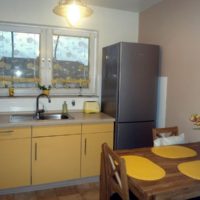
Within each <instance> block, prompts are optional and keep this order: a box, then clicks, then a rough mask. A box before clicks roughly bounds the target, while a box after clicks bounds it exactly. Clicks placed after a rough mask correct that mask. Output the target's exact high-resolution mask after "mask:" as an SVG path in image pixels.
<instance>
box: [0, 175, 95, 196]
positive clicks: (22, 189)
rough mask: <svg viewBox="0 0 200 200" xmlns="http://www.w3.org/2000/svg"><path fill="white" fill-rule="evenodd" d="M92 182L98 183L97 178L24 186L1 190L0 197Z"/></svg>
mask: <svg viewBox="0 0 200 200" xmlns="http://www.w3.org/2000/svg"><path fill="white" fill-rule="evenodd" d="M93 182H99V176H95V177H89V178H82V179H76V180H69V181H62V182H56V183H48V184H42V185H31V186H26V187H18V188H11V189H3V190H0V195H5V194H16V193H22V192H32V191H37V190H46V189H51V188H59V187H65V186H71V185H80V184H84V183H93Z"/></svg>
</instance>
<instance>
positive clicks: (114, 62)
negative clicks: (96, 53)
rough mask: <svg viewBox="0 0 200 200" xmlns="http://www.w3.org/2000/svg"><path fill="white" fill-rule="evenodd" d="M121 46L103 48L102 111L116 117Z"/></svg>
mask: <svg viewBox="0 0 200 200" xmlns="http://www.w3.org/2000/svg"><path fill="white" fill-rule="evenodd" d="M119 47H120V46H119V44H116V45H112V46H109V47H105V48H103V62H102V63H103V67H102V96H101V97H102V99H101V102H102V104H101V106H102V111H103V112H104V113H106V114H108V115H110V116H112V117H114V118H116V117H117V111H118V108H117V105H118V96H117V94H118V93H117V92H118V89H117V88H118V74H119V72H118V69H119V52H120V51H119Z"/></svg>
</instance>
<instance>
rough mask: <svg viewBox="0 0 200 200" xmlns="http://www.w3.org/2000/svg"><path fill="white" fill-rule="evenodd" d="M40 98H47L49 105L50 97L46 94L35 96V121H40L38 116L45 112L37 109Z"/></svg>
mask: <svg viewBox="0 0 200 200" xmlns="http://www.w3.org/2000/svg"><path fill="white" fill-rule="evenodd" d="M40 97H47V98H48V101H49V103H51V99H50V96H48V95H46V94H40V95H38V96H37V99H36V112H35V116H36V119H40V114H41V113H44V112H45V110H44V108H43V109H39V99H40Z"/></svg>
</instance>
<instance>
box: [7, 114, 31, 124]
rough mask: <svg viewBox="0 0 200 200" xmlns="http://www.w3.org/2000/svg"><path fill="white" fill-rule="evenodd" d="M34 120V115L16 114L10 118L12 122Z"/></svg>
mask: <svg viewBox="0 0 200 200" xmlns="http://www.w3.org/2000/svg"><path fill="white" fill-rule="evenodd" d="M32 120H34V115H33V114H14V115H11V116H10V122H13V123H15V122H24V121H32Z"/></svg>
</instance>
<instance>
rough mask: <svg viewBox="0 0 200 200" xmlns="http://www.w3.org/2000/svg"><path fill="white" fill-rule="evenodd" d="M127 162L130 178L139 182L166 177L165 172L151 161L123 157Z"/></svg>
mask: <svg viewBox="0 0 200 200" xmlns="http://www.w3.org/2000/svg"><path fill="white" fill-rule="evenodd" d="M122 158H124V160H125V162H126V170H127V174H128V176H131V177H133V178H136V179H139V180H146V181H147V180H148V181H152V180H158V179H161V178H163V177H164V176H165V170H164V169H162V168H161V167H160V166H158V165H157V164H155V163H153V162H152V161H151V160H149V159H147V158H144V157H141V156H132V155H130V156H122Z"/></svg>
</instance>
